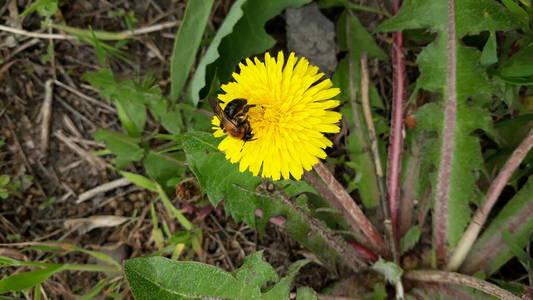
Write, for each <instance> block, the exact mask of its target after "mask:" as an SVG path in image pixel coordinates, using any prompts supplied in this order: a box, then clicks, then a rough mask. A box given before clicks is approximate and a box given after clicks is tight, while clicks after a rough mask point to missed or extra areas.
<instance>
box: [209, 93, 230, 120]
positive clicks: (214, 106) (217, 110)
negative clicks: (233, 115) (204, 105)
mask: <svg viewBox="0 0 533 300" xmlns="http://www.w3.org/2000/svg"><path fill="white" fill-rule="evenodd" d="M207 99H208V100H209V104H210V105H211V108H212V109H213V112H214V113H215V115H216V116H217V118H218V119H219V120H220V121H222V120H224V119H227V117H226V114H225V113H224V110H223V109H222V107H220V104H219V103H218V101H217V100H215V99H213V98H211V97H209V98H207Z"/></svg>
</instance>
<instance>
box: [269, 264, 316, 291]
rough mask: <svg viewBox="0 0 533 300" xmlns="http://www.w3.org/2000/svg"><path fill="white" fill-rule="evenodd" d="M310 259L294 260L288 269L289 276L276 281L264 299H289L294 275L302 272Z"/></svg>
mask: <svg viewBox="0 0 533 300" xmlns="http://www.w3.org/2000/svg"><path fill="white" fill-rule="evenodd" d="M309 262H310V260H308V259H302V260H299V261H296V262H294V263H293V264H292V265H290V266H289V270H288V271H287V276H285V277H283V278H282V279H281V280H280V281H279V282H278V283H276V284H275V285H274V286H273V287H272V289H271V290H269V291H268V292H267V293H265V295H264V296H263V298H262V299H264V300H278V299H287V298H288V296H289V294H290V292H291V288H292V282H293V281H294V277H296V275H297V274H298V272H300V269H301V268H302V267H303V266H305V265H306V264H308V263H309Z"/></svg>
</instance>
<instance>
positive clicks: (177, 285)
mask: <svg viewBox="0 0 533 300" xmlns="http://www.w3.org/2000/svg"><path fill="white" fill-rule="evenodd" d="M306 263H307V261H298V262H295V263H294V264H293V265H292V266H291V267H289V274H288V276H287V277H285V278H283V279H281V281H279V282H278V283H277V284H276V285H274V287H273V288H272V289H271V290H270V291H269V292H267V293H264V294H263V293H262V287H263V286H264V285H265V284H266V283H267V282H268V281H278V278H279V277H278V275H277V274H276V272H275V270H274V269H273V268H272V267H271V266H270V265H269V264H268V263H266V262H265V261H264V260H263V256H262V252H256V253H254V254H251V255H250V256H248V257H247V258H246V259H245V261H244V264H243V266H241V267H240V268H239V269H238V270H237V271H235V272H233V273H227V272H224V271H222V270H221V269H219V268H216V267H213V266H209V265H206V264H202V263H197V262H189V261H172V260H169V259H166V258H163V257H143V258H136V259H131V260H128V261H126V263H125V266H124V269H125V273H126V278H127V280H128V282H129V284H130V286H131V289H132V291H133V294H134V295H135V297H136V298H137V299H160V300H170V299H191V298H194V299H197V298H203V297H217V298H224V299H250V300H254V299H258V300H259V299H265V300H266V299H287V298H288V297H289V292H290V282H292V280H293V278H294V276H295V274H296V273H297V272H298V270H299V269H300V268H301V267H302V266H303V265H305V264H306ZM191 283H194V284H191ZM274 297H276V298H274Z"/></svg>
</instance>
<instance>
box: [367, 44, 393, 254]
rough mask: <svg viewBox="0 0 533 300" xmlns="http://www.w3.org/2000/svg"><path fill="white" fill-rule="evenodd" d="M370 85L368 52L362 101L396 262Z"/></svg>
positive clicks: (386, 224) (388, 236)
mask: <svg viewBox="0 0 533 300" xmlns="http://www.w3.org/2000/svg"><path fill="white" fill-rule="evenodd" d="M369 85H370V79H369V74H368V65H367V57H366V54H363V55H362V56H361V102H362V105H363V114H364V117H365V121H366V127H367V129H368V140H369V141H370V149H371V150H372V151H371V152H370V153H371V156H372V160H373V161H374V169H375V171H376V174H377V176H378V188H379V196H380V198H381V201H380V202H381V209H382V210H383V217H384V219H385V220H384V223H385V236H386V237H387V240H388V246H389V247H390V249H391V251H390V252H391V253H392V258H393V260H394V262H395V263H398V262H399V260H400V255H399V252H398V247H397V244H396V239H395V238H394V236H393V229H392V224H391V218H390V210H389V204H388V202H387V194H388V193H387V187H386V186H385V174H384V172H383V167H382V164H381V158H380V155H379V148H378V137H377V134H376V128H375V126H374V120H373V118H372V111H371V108H370V97H369V92H368V87H369Z"/></svg>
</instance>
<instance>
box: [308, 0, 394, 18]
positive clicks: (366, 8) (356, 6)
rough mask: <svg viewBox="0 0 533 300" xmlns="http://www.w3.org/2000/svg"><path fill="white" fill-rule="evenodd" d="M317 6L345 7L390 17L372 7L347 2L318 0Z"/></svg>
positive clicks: (346, 0) (344, 0) (384, 11)
mask: <svg viewBox="0 0 533 300" xmlns="http://www.w3.org/2000/svg"><path fill="white" fill-rule="evenodd" d="M318 5H320V8H330V7H334V6H345V7H346V8H349V9H354V10H362V11H368V12H373V13H377V14H382V15H385V16H387V17H390V14H389V13H388V12H387V11H386V10H379V9H377V8H373V7H370V6H364V5H359V4H355V3H352V2H350V1H349V0H320V1H319V2H318Z"/></svg>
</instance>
